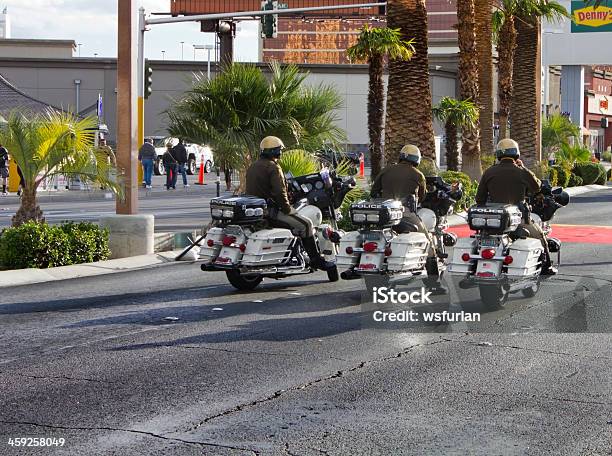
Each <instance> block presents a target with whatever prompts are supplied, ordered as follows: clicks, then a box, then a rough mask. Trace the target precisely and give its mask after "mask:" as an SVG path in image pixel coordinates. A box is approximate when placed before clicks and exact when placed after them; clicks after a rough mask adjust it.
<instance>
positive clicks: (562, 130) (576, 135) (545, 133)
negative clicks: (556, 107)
mask: <svg viewBox="0 0 612 456" xmlns="http://www.w3.org/2000/svg"><path fill="white" fill-rule="evenodd" d="M579 143H580V127H578V125H576V124H575V123H573V122H572V121H571V120H569V118H568V117H566V116H563V115H561V114H553V115H552V116H549V117H548V118H547V119H545V120H544V122H542V148H543V149H544V153H545V154H546V156H548V154H550V153H551V152H557V151H559V150H560V149H561V146H563V145H564V144H565V145H575V144H579ZM589 157H590V154H589Z"/></svg>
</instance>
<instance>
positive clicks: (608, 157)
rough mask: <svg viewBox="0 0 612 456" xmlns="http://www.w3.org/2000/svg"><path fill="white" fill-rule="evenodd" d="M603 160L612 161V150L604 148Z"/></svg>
mask: <svg viewBox="0 0 612 456" xmlns="http://www.w3.org/2000/svg"><path fill="white" fill-rule="evenodd" d="M601 160H602V161H607V162H612V152H610V151H609V150H604V151H603V152H602V153H601Z"/></svg>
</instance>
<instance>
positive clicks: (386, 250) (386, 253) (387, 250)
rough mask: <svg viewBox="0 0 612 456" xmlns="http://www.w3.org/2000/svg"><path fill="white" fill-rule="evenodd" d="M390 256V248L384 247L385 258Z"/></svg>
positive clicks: (391, 253)
mask: <svg viewBox="0 0 612 456" xmlns="http://www.w3.org/2000/svg"><path fill="white" fill-rule="evenodd" d="M391 255H393V250H391V247H385V256H391Z"/></svg>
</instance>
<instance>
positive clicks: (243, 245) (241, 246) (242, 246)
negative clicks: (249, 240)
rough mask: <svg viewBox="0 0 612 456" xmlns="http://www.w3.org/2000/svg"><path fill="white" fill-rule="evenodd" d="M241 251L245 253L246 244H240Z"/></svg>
mask: <svg viewBox="0 0 612 456" xmlns="http://www.w3.org/2000/svg"><path fill="white" fill-rule="evenodd" d="M238 248H239V249H240V251H241V252H244V251H245V250H246V244H240V247H238Z"/></svg>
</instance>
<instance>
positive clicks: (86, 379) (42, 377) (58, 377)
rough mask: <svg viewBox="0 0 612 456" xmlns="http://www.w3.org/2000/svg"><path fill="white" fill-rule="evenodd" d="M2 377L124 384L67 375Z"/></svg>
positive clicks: (15, 373)
mask: <svg viewBox="0 0 612 456" xmlns="http://www.w3.org/2000/svg"><path fill="white" fill-rule="evenodd" d="M0 375H8V376H13V375H16V376H18V377H23V378H31V379H35V380H74V381H78V382H92V383H106V384H109V385H111V384H112V385H117V384H122V383H121V382H111V381H109V380H98V379H95V378H85V377H68V376H67V375H59V376H46V375H28V374H20V373H18V372H0Z"/></svg>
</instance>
